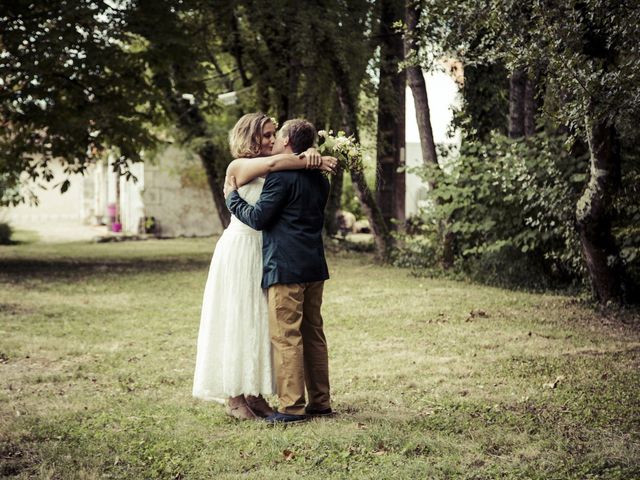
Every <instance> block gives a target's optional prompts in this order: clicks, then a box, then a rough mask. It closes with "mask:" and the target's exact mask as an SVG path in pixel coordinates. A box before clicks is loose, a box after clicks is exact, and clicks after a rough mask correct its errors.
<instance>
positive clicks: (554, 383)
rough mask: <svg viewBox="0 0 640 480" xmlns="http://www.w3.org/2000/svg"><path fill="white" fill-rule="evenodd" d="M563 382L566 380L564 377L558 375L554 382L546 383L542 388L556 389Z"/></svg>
mask: <svg viewBox="0 0 640 480" xmlns="http://www.w3.org/2000/svg"><path fill="white" fill-rule="evenodd" d="M561 380H564V375H558V376H557V377H556V379H555V380H554V381H553V382H549V383H545V384H544V385H542V386H543V387H544V388H556V387H557V386H558V384H559V383H560V381H561Z"/></svg>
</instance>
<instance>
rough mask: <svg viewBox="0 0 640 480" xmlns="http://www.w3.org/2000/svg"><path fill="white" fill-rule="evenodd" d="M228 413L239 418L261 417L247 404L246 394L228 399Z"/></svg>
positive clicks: (256, 418)
mask: <svg viewBox="0 0 640 480" xmlns="http://www.w3.org/2000/svg"><path fill="white" fill-rule="evenodd" d="M225 411H226V414H227V415H229V416H230V417H233V418H237V419H238V420H258V419H259V418H260V417H258V415H256V414H255V412H254V411H253V410H252V409H251V408H250V407H249V405H247V401H246V400H245V398H244V395H238V396H237V397H231V398H229V399H228V400H227V408H226V410H225Z"/></svg>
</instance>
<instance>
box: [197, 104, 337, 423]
mask: <svg viewBox="0 0 640 480" xmlns="http://www.w3.org/2000/svg"><path fill="white" fill-rule="evenodd" d="M275 134H276V127H275V125H274V123H273V121H272V120H271V119H270V118H269V117H268V116H267V115H265V114H263V113H249V114H247V115H244V116H243V117H242V118H240V120H238V122H237V123H236V125H235V126H234V127H233V129H232V130H231V132H230V133H229V145H230V148H231V153H232V155H233V156H234V157H235V158H236V160H234V161H232V162H231V163H230V164H229V167H228V168H227V175H228V176H234V177H235V178H236V182H237V184H238V187H240V188H239V189H238V193H239V194H240V196H241V197H242V198H243V199H244V200H246V201H247V202H248V203H250V204H252V205H253V204H255V202H256V201H257V200H258V198H259V197H260V193H261V191H262V186H263V184H264V177H265V176H266V175H267V174H268V173H269V172H274V171H278V170H295V169H302V168H318V169H322V170H325V171H333V169H334V168H335V166H336V164H337V162H336V159H335V158H333V157H321V156H320V155H319V154H318V152H317V151H316V150H315V149H314V148H310V149H309V150H307V151H306V152H304V154H300V155H294V154H278V155H273V156H270V155H271V154H272V150H273V144H274V142H275V136H276V135H275ZM297 153H300V152H297ZM261 279H262V233H261V232H259V231H257V230H253V229H252V228H250V227H248V226H246V225H245V224H243V223H242V222H240V221H239V220H238V219H237V218H235V217H233V216H232V217H231V222H230V224H229V226H228V227H227V228H226V230H225V231H224V232H223V234H222V236H221V237H220V239H219V240H218V243H217V245H216V247H215V250H214V252H213V258H212V260H211V266H210V269H209V276H208V278H207V283H206V286H205V291H204V298H203V301H202V313H201V317H200V331H199V334H198V344H197V355H196V368H195V375H194V380H193V396H194V397H196V398H200V399H203V400H213V401H217V402H220V403H222V402H224V401H225V400H226V402H227V408H226V412H227V414H228V415H231V416H233V417H235V418H239V419H258V418H260V417H267V416H269V415H271V414H272V413H273V410H272V409H271V407H270V406H269V404H268V403H267V402H266V400H265V399H264V397H263V395H269V394H272V393H274V387H273V376H272V371H271V343H270V336H269V321H268V317H269V314H268V307H267V296H266V293H265V291H263V290H262V288H261V286H260V283H261Z"/></svg>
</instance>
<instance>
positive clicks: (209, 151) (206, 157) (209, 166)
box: [198, 140, 231, 228]
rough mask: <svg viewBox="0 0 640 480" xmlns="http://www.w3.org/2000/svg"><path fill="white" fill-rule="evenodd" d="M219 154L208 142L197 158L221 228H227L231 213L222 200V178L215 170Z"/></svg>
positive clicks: (202, 147) (201, 148)
mask: <svg viewBox="0 0 640 480" xmlns="http://www.w3.org/2000/svg"><path fill="white" fill-rule="evenodd" d="M221 154H222V152H219V151H218V149H217V148H216V146H215V145H214V144H213V143H211V141H209V140H207V141H206V142H205V143H204V144H203V145H202V146H201V147H200V148H199V149H198V156H199V157H200V161H201V162H202V166H203V167H204V171H205V173H206V175H207V183H208V184H209V189H210V190H211V195H212V196H213V204H214V205H215V207H216V211H217V212H218V218H219V219H220V223H221V224H222V226H223V227H224V228H227V226H228V225H229V221H230V220H231V213H230V212H229V209H228V208H227V204H226V202H225V199H224V192H223V186H224V178H223V177H222V175H220V174H219V173H218V170H217V169H216V159H217V158H219V157H220V155H221Z"/></svg>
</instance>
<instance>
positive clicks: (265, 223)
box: [226, 174, 288, 230]
mask: <svg viewBox="0 0 640 480" xmlns="http://www.w3.org/2000/svg"><path fill="white" fill-rule="evenodd" d="M287 191H288V189H287V188H286V184H285V182H284V181H283V179H282V177H281V176H280V175H277V174H275V175H269V176H267V179H266V180H265V182H264V186H263V187H262V193H261V194H260V198H259V199H258V202H257V203H256V204H255V205H254V206H252V205H249V204H248V203H247V202H245V201H244V200H243V199H242V197H241V196H240V195H239V194H238V192H237V191H234V192H231V193H230V194H229V196H228V197H227V200H226V203H227V208H229V210H230V211H231V213H233V214H234V215H235V216H236V217H237V218H238V219H239V220H240V221H241V222H242V223H245V224H247V225H249V226H250V227H251V228H253V229H254V230H264V229H265V228H268V227H269V225H270V224H271V222H273V220H275V219H276V218H277V217H278V215H279V214H280V210H281V209H282V206H283V205H284V203H285V201H286V199H287Z"/></svg>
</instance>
